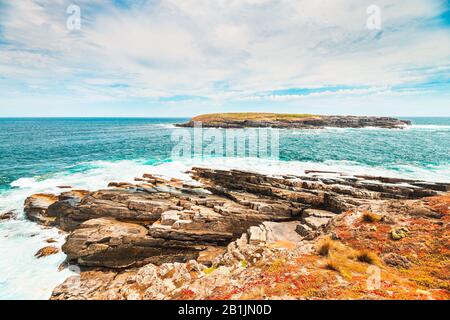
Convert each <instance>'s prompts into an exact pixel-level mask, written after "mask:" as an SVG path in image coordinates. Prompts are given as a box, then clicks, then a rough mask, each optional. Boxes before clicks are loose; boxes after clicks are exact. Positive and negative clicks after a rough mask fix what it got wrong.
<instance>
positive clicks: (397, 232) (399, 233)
mask: <svg viewBox="0 0 450 320" xmlns="http://www.w3.org/2000/svg"><path fill="white" fill-rule="evenodd" d="M408 232H409V230H408V228H406V227H399V228H394V229H392V230H391V238H392V239H393V240H400V239H403V238H405V237H406V236H407V234H408Z"/></svg>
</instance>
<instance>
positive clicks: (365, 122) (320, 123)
mask: <svg viewBox="0 0 450 320" xmlns="http://www.w3.org/2000/svg"><path fill="white" fill-rule="evenodd" d="M196 123H201V125H202V127H205V128H236V129H239V128H280V129H321V128H325V127H335V128H365V127H378V128H387V129H402V128H404V127H405V126H408V125H411V121H409V120H400V119H396V118H391V117H371V116H325V115H301V114H299V115H295V114H289V115H286V114H275V113H245V114H242V113H237V114H234V113H223V114H207V115H200V116H197V117H194V118H192V119H191V120H190V121H188V122H187V123H181V124H177V126H178V127H194V126H195V124H196Z"/></svg>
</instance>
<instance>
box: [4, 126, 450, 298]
mask: <svg viewBox="0 0 450 320" xmlns="http://www.w3.org/2000/svg"><path fill="white" fill-rule="evenodd" d="M403 119H407V120H411V121H412V122H413V125H412V126H410V127H408V128H406V129H403V130H400V129H394V130H388V129H380V128H364V129H340V128H325V129H317V130H280V131H279V152H278V155H279V158H278V159H274V158H270V157H269V156H265V155H259V157H258V156H257V157H224V156H222V155H214V156H208V157H202V156H198V155H197V156H195V157H185V158H181V159H180V158H176V159H174V158H173V155H172V151H173V149H174V147H175V146H176V145H177V141H175V140H174V139H172V135H173V133H174V130H188V131H189V130H193V129H177V128H176V127H175V126H174V125H173V124H174V123H180V122H185V121H187V120H188V119H174V118H170V119H164V118H158V119H157V118H151V119H142V118H139V119H125V118H120V119H108V118H95V119H94V118H70V119H69V118H67V119H64V118H29V119H28V118H27V119H25V118H24V119H13V118H5V119H0V213H2V212H6V211H10V210H16V211H17V212H18V214H19V218H18V219H17V220H12V221H7V222H2V223H0V299H48V298H49V296H50V294H51V292H52V290H53V288H54V287H55V286H56V285H58V284H59V283H61V282H62V281H64V279H65V278H66V277H67V276H69V275H70V271H68V270H63V271H58V266H59V265H60V264H61V262H63V261H64V258H65V257H64V255H63V254H57V255H54V256H49V257H46V258H43V259H36V258H35V257H34V254H35V253H36V251H37V250H39V249H40V248H42V247H44V246H46V245H48V244H47V243H46V242H45V240H46V239H48V238H54V239H56V240H57V241H58V242H59V244H62V243H63V242H64V235H63V234H60V233H59V232H58V230H56V229H52V228H50V229H48V228H43V227H41V226H38V225H36V224H34V223H31V222H29V221H27V220H26V219H25V218H24V215H23V211H22V207H23V202H24V200H25V198H26V197H27V196H28V195H31V194H33V193H38V192H54V193H58V192H61V191H62V190H61V189H59V188H58V186H67V185H68V186H72V187H74V188H86V189H90V190H95V189H98V188H104V187H106V186H107V184H108V182H111V181H132V180H133V178H134V177H137V176H141V175H142V174H143V173H153V174H160V175H163V176H166V177H177V178H183V179H189V176H188V175H187V174H186V171H187V170H188V169H189V168H190V167H192V166H194V165H196V166H206V167H215V168H236V169H241V170H253V171H259V172H262V173H271V174H283V173H287V174H289V173H290V174H301V173H302V172H303V170H307V169H314V170H333V171H344V172H349V173H363V174H371V175H377V176H380V175H383V176H394V177H405V178H417V179H423V180H429V181H441V182H450V118H403ZM214 130H215V133H218V134H221V133H224V132H225V130H224V129H213V131H214ZM265 130H266V129H265ZM204 144H207V142H204Z"/></svg>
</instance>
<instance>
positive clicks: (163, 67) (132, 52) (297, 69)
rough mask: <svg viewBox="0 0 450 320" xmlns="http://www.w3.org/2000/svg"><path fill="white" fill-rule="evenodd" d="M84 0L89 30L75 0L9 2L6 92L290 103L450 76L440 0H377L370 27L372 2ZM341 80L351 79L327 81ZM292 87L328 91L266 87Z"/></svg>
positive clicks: (0, 35) (1, 62)
mask: <svg viewBox="0 0 450 320" xmlns="http://www.w3.org/2000/svg"><path fill="white" fill-rule="evenodd" d="M75 2H76V3H77V5H79V6H80V8H81V16H82V28H81V30H79V31H70V30H68V29H67V27H66V19H67V17H68V15H67V13H66V9H67V7H68V6H69V5H70V4H72V1H66V0H54V1H48V0H22V1H11V2H9V3H7V4H6V5H1V6H0V14H1V16H2V19H1V21H0V75H1V77H0V93H1V95H5V96H8V97H9V98H14V97H16V98H18V94H20V95H23V94H25V95H36V96H44V97H49V96H52V95H57V96H58V97H67V99H72V98H74V97H76V98H77V99H78V98H84V99H85V100H86V101H90V100H92V101H99V100H105V101H108V100H114V99H116V100H124V101H126V100H127V99H150V100H154V101H164V100H165V99H168V98H170V97H202V99H209V100H211V101H214V102H215V103H221V102H222V103H230V102H232V101H245V100H246V99H247V100H251V99H267V100H269V101H278V102H283V101H286V100H293V99H299V98H300V99H315V100H317V99H320V98H321V97H324V96H327V97H329V96H335V97H337V98H342V97H343V96H354V95H356V96H361V95H374V93H378V95H379V96H382V95H383V94H384V95H386V94H387V92H398V94H399V95H401V92H400V91H399V90H397V89H396V88H399V87H401V86H408V87H409V88H412V90H413V91H414V92H417V91H420V90H421V88H422V87H423V86H426V84H427V83H430V82H434V83H436V82H439V83H442V84H444V86H445V83H447V82H448V80H449V79H448V74H449V70H450V62H449V61H450V59H449V58H450V37H449V36H450V34H449V28H448V26H447V25H444V24H439V23H438V22H436V21H437V20H436V18H437V17H440V16H442V14H443V12H445V11H446V10H448V8H447V2H446V1H442V0H410V1H407V2H405V1H396V0H380V1H377V5H379V6H380V8H381V14H382V30H381V31H377V30H368V29H367V28H366V20H367V17H368V15H367V13H366V9H367V7H368V6H369V5H371V4H372V1H365V0H364V1H361V0H336V1H324V0H315V1H307V0H298V1H289V0H220V1H209V0H160V1H143V0H141V1H126V0H121V1H118V0H116V1H108V2H107V1H100V0H94V1H87V0H79V1H75ZM336 86H343V87H349V88H350V89H348V90H341V91H340V92H333V91H329V90H328V91H327V88H332V87H336ZM291 88H323V91H322V92H316V93H311V94H307V95H305V94H301V95H277V94H262V95H261V94H260V93H261V92H274V91H277V90H287V89H291ZM380 88H387V89H380ZM12 89H14V90H12ZM431 91H432V90H431ZM383 92H384V93H383ZM429 92H430V88H425V89H424V91H423V93H424V94H427V93H429ZM168 100H171V99H168ZM180 100H181V101H182V102H183V101H184V99H180ZM194 100H196V99H194ZM170 102H171V103H176V102H177V99H172V100H171V101H170Z"/></svg>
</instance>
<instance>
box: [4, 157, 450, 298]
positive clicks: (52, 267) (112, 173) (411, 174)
mask: <svg viewBox="0 0 450 320" xmlns="http://www.w3.org/2000/svg"><path fill="white" fill-rule="evenodd" d="M90 165H91V166H92V167H93V168H92V169H90V170H87V171H85V172H76V173H70V172H61V173H58V174H55V175H53V176H50V177H48V178H46V179H43V178H33V177H24V178H21V179H18V180H16V181H14V182H13V183H12V186H13V187H14V189H12V190H10V191H8V192H6V193H3V194H0V212H3V211H7V210H17V211H18V212H20V213H21V219H19V220H16V221H10V222H6V223H1V224H0V239H1V240H0V257H1V259H0V299H2V298H3V299H46V298H48V297H49V296H50V294H51V292H52V290H53V288H54V287H55V286H56V285H58V284H59V283H61V282H62V281H63V280H64V279H65V278H66V277H67V276H68V275H69V274H70V272H69V271H63V272H58V271H57V268H58V265H59V264H60V263H61V262H62V261H63V260H64V259H65V256H64V254H62V253H61V254H57V255H54V256H50V257H47V258H43V259H39V260H38V259H36V258H35V257H34V254H35V252H36V251H37V250H38V249H40V248H42V247H44V246H46V245H48V244H47V243H46V242H45V240H46V239H48V238H49V237H53V238H55V239H57V240H58V244H59V245H61V244H62V243H63V241H64V235H62V234H59V233H58V231H57V230H56V229H44V228H42V227H40V226H38V225H36V224H34V223H31V222H28V221H26V220H25V219H24V218H23V212H22V207H23V202H24V200H25V198H26V197H27V196H29V195H31V194H34V193H42V192H48V193H60V192H62V191H64V190H62V189H60V188H58V186H62V185H64V186H67V185H68V186H72V187H73V188H77V189H89V190H96V189H100V188H105V187H107V185H108V183H109V182H111V181H124V182H127V181H128V182H131V181H133V180H134V178H135V177H139V176H142V174H144V173H150V174H155V175H160V176H162V177H167V178H178V179H184V180H188V181H190V180H191V178H190V176H189V174H188V173H187V171H188V170H190V169H191V168H192V167H193V166H200V167H208V168H216V169H239V170H248V171H254V172H260V173H265V174H272V175H282V174H294V175H302V174H304V171H305V170H323V171H339V172H346V173H349V174H367V175H374V176H391V177H403V178H412V179H423V180H430V181H442V182H448V181H450V164H449V165H443V166H434V167H431V166H430V167H426V168H418V167H414V166H405V165H399V166H391V167H389V168H382V167H370V166H366V165H362V164H360V163H357V162H351V161H326V162H323V163H313V162H298V161H278V160H264V159H254V158H209V159H184V160H180V161H173V162H164V163H160V164H156V165H145V164H143V161H118V162H107V161H97V162H92V163H90Z"/></svg>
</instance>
